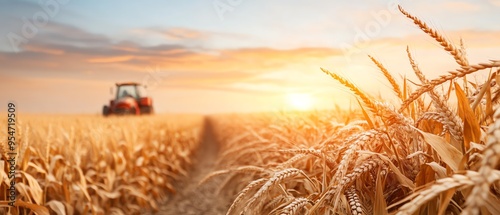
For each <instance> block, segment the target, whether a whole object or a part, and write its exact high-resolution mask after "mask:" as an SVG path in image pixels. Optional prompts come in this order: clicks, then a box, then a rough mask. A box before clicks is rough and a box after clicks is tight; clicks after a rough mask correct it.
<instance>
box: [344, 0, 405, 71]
mask: <svg viewBox="0 0 500 215" xmlns="http://www.w3.org/2000/svg"><path fill="white" fill-rule="evenodd" d="M398 5H399V0H392V1H389V2H388V3H387V7H386V8H385V9H382V10H378V11H371V12H370V16H371V18H372V19H371V20H370V21H369V22H367V23H365V25H364V26H363V27H362V28H360V27H359V26H356V27H355V28H354V31H355V35H354V37H353V40H352V42H351V43H342V44H340V48H341V49H342V53H343V55H344V57H345V59H346V61H348V62H351V56H352V55H353V54H359V53H362V50H363V49H364V48H366V47H368V44H369V43H370V41H371V40H373V38H375V37H376V36H378V35H380V33H381V32H382V29H383V28H385V27H387V26H389V24H390V23H391V21H392V16H394V15H395V14H398V12H399V10H398Z"/></svg>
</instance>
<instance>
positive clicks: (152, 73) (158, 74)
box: [141, 66, 170, 91]
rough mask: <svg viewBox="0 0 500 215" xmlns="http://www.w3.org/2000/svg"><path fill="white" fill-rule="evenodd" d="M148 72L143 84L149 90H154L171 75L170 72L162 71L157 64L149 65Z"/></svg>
mask: <svg viewBox="0 0 500 215" xmlns="http://www.w3.org/2000/svg"><path fill="white" fill-rule="evenodd" d="M147 72H148V74H147V75H146V76H144V78H143V79H142V82H141V84H142V85H143V86H146V87H147V88H148V91H153V90H154V89H155V88H157V87H158V86H159V85H160V84H161V83H162V82H164V81H166V79H167V77H168V76H170V74H169V73H168V72H165V71H161V69H160V68H159V67H158V66H156V67H155V68H153V67H149V68H147Z"/></svg>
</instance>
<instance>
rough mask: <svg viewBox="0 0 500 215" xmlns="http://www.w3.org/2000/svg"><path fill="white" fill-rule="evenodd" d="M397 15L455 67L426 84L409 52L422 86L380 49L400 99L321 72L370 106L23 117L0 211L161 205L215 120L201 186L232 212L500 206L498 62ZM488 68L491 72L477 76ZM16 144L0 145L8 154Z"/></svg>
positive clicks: (480, 210) (497, 210)
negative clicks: (473, 55)
mask: <svg viewBox="0 0 500 215" xmlns="http://www.w3.org/2000/svg"><path fill="white" fill-rule="evenodd" d="M399 10H400V11H401V13H402V15H404V16H406V17H407V18H408V19H409V21H411V22H413V23H414V24H415V25H416V26H417V27H418V28H419V29H421V30H422V31H423V33H425V34H427V35H428V36H430V38H432V39H433V40H435V41H436V43H437V44H439V45H440V46H441V47H442V48H443V50H444V51H445V52H447V53H448V54H449V55H450V57H452V58H453V59H454V61H455V62H456V64H457V66H456V68H449V71H443V72H442V74H441V76H440V77H438V78H435V79H428V78H426V77H425V75H424V72H423V71H421V70H420V68H419V66H418V63H417V62H418V59H415V58H414V57H413V56H412V52H411V49H410V48H411V47H408V48H407V49H406V50H407V51H406V53H402V54H404V55H407V57H408V63H409V64H410V65H411V68H412V69H413V71H412V72H414V73H415V75H416V77H417V78H418V80H410V79H407V78H396V76H394V75H393V74H392V73H391V72H389V71H388V70H387V69H386V67H385V66H384V65H383V64H382V63H380V61H379V60H377V59H375V58H374V57H372V56H368V57H369V58H370V59H371V60H372V61H373V63H374V64H375V65H376V66H377V67H378V68H379V69H380V71H381V72H382V74H383V75H384V76H385V77H386V79H387V82H388V83H389V84H390V86H391V87H392V89H393V92H394V96H395V97H396V98H397V99H398V101H399V102H398V103H394V102H393V103H389V102H387V101H389V100H390V98H376V97H373V96H372V95H369V94H367V93H365V92H364V91H363V89H361V88H358V87H357V86H356V85H355V83H351V82H350V81H349V80H348V79H346V78H344V77H342V76H340V75H338V74H337V73H335V72H332V70H329V69H326V68H321V71H322V72H323V73H325V78H331V80H332V84H334V83H336V84H341V85H343V86H344V87H345V88H346V89H348V90H350V91H351V92H352V93H353V94H354V95H355V96H356V98H357V99H358V101H359V108H357V109H353V110H341V109H334V110H329V111H311V112H277V113H256V114H231V115H229V114H219V115H211V116H206V117H203V116H192V115H189V116H187V115H185V116H146V117H111V118H102V117H100V116H37V115H33V116H21V117H20V118H19V124H18V128H19V130H20V132H19V134H18V139H20V141H19V147H18V149H17V150H18V157H17V160H18V161H19V163H18V166H17V169H18V173H17V178H18V179H17V184H16V191H17V193H18V200H17V202H16V205H15V207H8V206H7V196H6V193H7V189H8V185H9V184H10V181H9V179H8V178H7V177H6V176H7V172H8V167H7V163H6V162H5V161H3V162H1V163H0V166H1V167H2V168H3V170H4V171H3V172H2V173H1V174H2V183H1V184H0V191H1V193H2V194H1V195H2V196H0V206H2V207H1V208H0V213H5V214H32V213H36V214H49V213H52V214H142V213H146V212H147V213H150V212H151V213H155V212H157V213H159V212H161V211H162V209H161V208H162V207H161V204H163V203H164V202H165V201H168V200H169V198H168V196H175V195H176V193H177V192H183V190H182V189H179V188H178V187H176V185H175V182H176V181H182V180H186V178H189V177H191V176H190V174H191V173H190V171H191V169H192V168H193V166H196V165H197V163H198V162H196V161H195V159H193V158H194V155H195V154H196V151H197V150H199V149H200V145H201V144H203V135H202V133H203V132H204V129H206V123H205V122H206V121H210V123H211V130H213V131H211V132H213V136H214V138H215V142H216V143H213V144H216V145H217V148H218V152H217V156H216V160H215V164H214V166H213V168H214V170H213V171H210V172H209V173H208V174H206V175H204V176H203V178H201V179H200V180H199V181H195V182H196V183H197V186H198V187H203V186H206V185H207V184H210V186H215V189H216V190H217V192H214V193H215V195H218V196H225V197H228V199H230V201H228V202H220V204H222V205H223V206H224V207H225V208H226V210H224V213H225V214H280V215H291V214H352V215H357V214H398V215H404V214H500V200H499V197H500V183H499V180H500V171H499V161H500V121H498V119H500V109H499V108H498V103H499V101H500V100H499V98H500V93H499V92H500V76H499V74H498V73H499V72H500V69H499V67H500V61H499V60H485V61H484V62H481V63H470V62H469V61H468V58H467V55H466V50H465V48H464V47H465V45H464V44H463V43H460V44H458V45H455V44H453V43H452V42H450V41H449V40H447V39H446V37H444V36H442V35H441V34H440V33H439V32H437V31H436V30H434V29H432V28H431V27H429V26H428V25H427V24H426V23H424V22H423V21H421V20H420V19H419V18H417V17H415V16H413V15H411V14H410V13H409V12H407V11H405V10H404V9H403V8H401V7H399ZM321 71H318V72H321ZM477 72H483V73H486V74H487V78H486V80H484V81H472V80H471V79H470V78H469V79H468V78H467V77H469V76H467V75H471V74H475V73H477ZM384 99H385V100H384ZM4 124H6V123H3V124H2V125H4ZM0 129H1V130H6V128H4V127H0ZM4 139H6V138H1V139H0V141H4ZM0 143H1V145H2V146H6V145H7V144H6V143H5V142H0ZM6 151H7V150H6V149H5V148H2V149H1V152H2V156H3V159H4V160H6V159H7V155H6ZM201 153H203V152H201ZM213 181H217V183H211V182H213ZM193 189H194V194H192V195H198V194H196V189H197V188H196V187H194V188H193ZM207 192H208V191H207ZM210 192H212V191H210ZM4 194H5V195H4ZM202 194H203V191H202V189H200V191H199V195H202ZM187 198H189V196H188V197H187ZM193 199H196V201H203V200H200V198H194V197H193ZM207 201H208V200H207ZM209 207H210V206H209ZM213 207H215V206H213ZM195 213H196V212H195ZM198 214H204V213H202V212H198Z"/></svg>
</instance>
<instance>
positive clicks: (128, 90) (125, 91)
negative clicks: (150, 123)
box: [102, 82, 153, 116]
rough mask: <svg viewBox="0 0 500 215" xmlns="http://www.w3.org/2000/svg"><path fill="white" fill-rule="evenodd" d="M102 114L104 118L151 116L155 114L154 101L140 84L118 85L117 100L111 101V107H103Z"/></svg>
mask: <svg viewBox="0 0 500 215" xmlns="http://www.w3.org/2000/svg"><path fill="white" fill-rule="evenodd" d="M112 91H113V90H111V92H112ZM102 112H103V115H104V116H108V115H111V114H119V115H124V114H132V115H140V114H151V113H153V100H152V99H151V98H150V97H147V96H146V90H145V87H144V86H142V85H141V84H139V83H136V82H125V83H116V94H115V98H114V99H113V100H111V101H110V103H109V106H106V105H105V106H104V107H103V111H102Z"/></svg>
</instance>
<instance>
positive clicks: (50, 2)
mask: <svg viewBox="0 0 500 215" xmlns="http://www.w3.org/2000/svg"><path fill="white" fill-rule="evenodd" d="M69 1H70V0H40V1H39V2H38V5H39V6H40V10H38V11H37V12H35V13H34V14H33V15H32V16H31V18H30V19H28V18H26V17H22V18H21V20H22V21H23V24H22V26H21V31H20V34H17V33H14V32H9V33H8V34H7V35H6V37H7V39H8V40H9V42H10V45H11V47H12V50H13V51H14V52H19V47H20V45H21V44H26V43H28V42H29V40H30V39H33V38H34V37H35V36H36V35H37V34H38V31H39V29H40V28H43V27H45V26H46V25H47V24H48V23H49V22H50V20H51V19H53V18H54V17H55V16H57V14H59V12H60V10H61V6H62V5H66V4H67V3H68V2H69Z"/></svg>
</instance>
